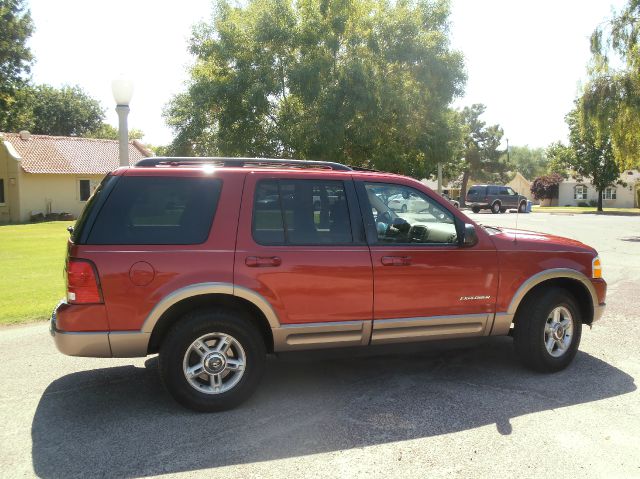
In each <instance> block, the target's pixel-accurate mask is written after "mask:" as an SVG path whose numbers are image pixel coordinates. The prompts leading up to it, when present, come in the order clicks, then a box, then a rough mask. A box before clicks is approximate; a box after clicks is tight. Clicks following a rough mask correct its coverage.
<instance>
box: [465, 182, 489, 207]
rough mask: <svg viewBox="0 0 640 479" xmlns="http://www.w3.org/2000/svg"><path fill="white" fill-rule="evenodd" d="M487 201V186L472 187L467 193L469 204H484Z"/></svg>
mask: <svg viewBox="0 0 640 479" xmlns="http://www.w3.org/2000/svg"><path fill="white" fill-rule="evenodd" d="M486 201H487V187H486V186H476V185H474V186H472V187H471V188H470V189H469V192H468V193H467V203H484V202H486Z"/></svg>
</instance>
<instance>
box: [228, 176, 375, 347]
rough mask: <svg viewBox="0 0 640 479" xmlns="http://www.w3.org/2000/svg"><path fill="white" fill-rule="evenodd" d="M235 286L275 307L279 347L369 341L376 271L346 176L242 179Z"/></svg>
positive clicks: (274, 331) (276, 333) (340, 344)
mask: <svg viewBox="0 0 640 479" xmlns="http://www.w3.org/2000/svg"><path fill="white" fill-rule="evenodd" d="M234 284H236V285H237V286H238V287H240V288H247V289H248V290H250V291H253V292H256V293H258V294H259V295H260V296H261V297H263V298H264V300H265V301H266V302H267V303H268V304H269V305H270V306H271V307H272V308H273V310H274V313H275V316H276V317H277V324H271V327H272V329H273V335H274V342H275V343H276V349H277V350H287V349H305V348H318V347H331V346H349V345H360V344H367V343H368V341H369V335H370V328H371V321H372V318H373V274H372V268H371V257H370V254H369V248H368V247H367V243H366V238H365V236H364V227H363V224H362V217H361V215H360V211H359V207H358V201H357V197H356V193H355V188H354V184H353V180H352V179H351V177H350V176H344V175H341V176H340V177H336V178H329V179H327V175H326V174H322V173H315V172H303V173H301V172H279V173H278V174H277V176H276V175H274V173H272V172H254V173H251V174H249V175H247V178H246V180H245V186H244V192H243V199H242V207H241V214H240V224H239V226H238V241H237V248H236V258H235V268H234Z"/></svg>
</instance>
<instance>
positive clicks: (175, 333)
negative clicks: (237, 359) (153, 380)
mask: <svg viewBox="0 0 640 479" xmlns="http://www.w3.org/2000/svg"><path fill="white" fill-rule="evenodd" d="M217 333H219V334H223V335H227V336H230V337H231V338H233V339H235V340H236V341H237V342H238V343H239V345H240V346H241V348H242V350H243V353H244V355H245V361H244V364H245V366H244V370H243V371H242V374H241V377H240V379H239V381H238V382H237V384H235V385H234V386H233V387H231V388H230V389H229V390H228V391H224V392H220V393H210V394H208V393H206V392H201V391H199V390H196V388H195V387H194V386H192V385H191V384H190V383H189V381H188V380H187V378H186V376H185V373H184V371H183V361H184V360H185V355H186V352H187V350H188V348H189V347H190V346H191V345H192V343H193V342H194V341H195V340H196V339H198V338H200V337H202V336H203V335H207V334H217ZM265 356H266V348H265V344H264V340H263V338H262V336H261V334H260V333H259V332H258V330H257V328H256V327H255V326H254V324H253V323H252V322H251V320H250V319H249V318H248V317H247V316H246V314H245V313H244V312H242V311H235V310H229V309H207V310H198V311H194V312H191V313H189V314H187V315H185V316H184V317H183V318H182V319H180V320H179V321H178V322H177V323H176V325H175V326H173V327H172V328H171V329H170V330H169V331H168V332H167V335H166V336H165V339H164V341H163V343H162V345H161V347H160V358H159V370H160V376H161V378H162V381H163V383H164V385H165V387H166V388H167V390H168V391H169V393H170V394H171V396H173V398H174V399H175V400H176V401H177V402H178V403H180V404H181V405H183V406H184V407H187V408H189V409H193V410H195V411H200V412H214V411H224V410H226V409H231V408H234V407H236V406H238V405H239V404H240V403H242V402H243V401H245V400H247V399H248V398H249V397H250V396H251V395H252V394H253V393H254V391H255V390H256V388H257V387H258V384H259V383H260V379H261V377H262V375H263V373H264V367H265ZM190 357H192V356H190ZM195 357H196V358H197V356H195ZM196 362H197V361H196ZM203 372H204V371H203ZM223 374H224V372H223ZM233 374H237V373H235V372H233V371H231V372H227V376H226V378H227V379H228V378H229V377H231V379H233ZM206 377H210V376H208V375H207V374H206V373H205V374H203V376H202V378H206ZM201 380H202V382H203V383H205V384H206V381H204V380H203V379H201Z"/></svg>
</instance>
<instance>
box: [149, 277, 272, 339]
mask: <svg viewBox="0 0 640 479" xmlns="http://www.w3.org/2000/svg"><path fill="white" fill-rule="evenodd" d="M206 294H224V295H228V296H236V297H238V298H242V299H245V300H247V301H249V302H250V303H252V304H253V305H254V306H256V307H257V308H258V309H259V310H260V311H262V314H264V316H265V318H267V321H268V322H269V326H270V327H271V329H274V328H279V327H280V321H279V320H278V316H277V315H276V313H275V311H274V310H273V308H272V307H271V305H270V304H269V302H268V301H267V300H266V299H265V298H264V297H263V296H262V295H260V294H258V293H256V292H255V291H253V290H251V289H248V288H244V287H242V286H238V285H234V284H232V283H196V284H191V285H189V286H185V287H183V288H180V289H177V290H175V291H173V292H171V293H169V294H168V295H167V296H165V297H164V298H162V299H161V300H160V301H159V302H158V303H157V304H156V305H155V306H154V308H153V309H152V310H151V312H150V313H149V314H148V315H147V318H146V319H145V321H144V323H143V324H142V328H141V329H140V332H142V333H147V334H150V333H152V332H153V329H154V327H155V325H156V324H157V322H158V320H159V319H160V318H161V317H162V315H163V314H164V313H165V312H167V311H168V310H169V308H171V306H173V305H174V304H177V303H179V302H180V301H183V300H185V299H189V298H192V297H195V296H202V295H206Z"/></svg>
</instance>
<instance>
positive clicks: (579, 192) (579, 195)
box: [573, 185, 587, 200]
mask: <svg viewBox="0 0 640 479" xmlns="http://www.w3.org/2000/svg"><path fill="white" fill-rule="evenodd" d="M573 199H574V200H586V199H587V187H586V186H585V185H578V186H576V188H575V190H574V193H573Z"/></svg>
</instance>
